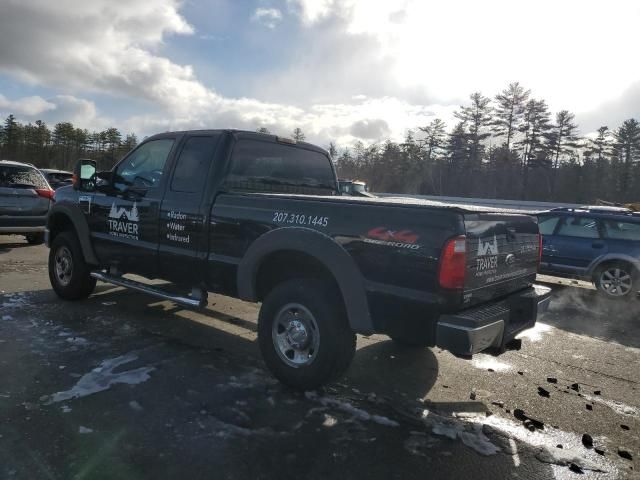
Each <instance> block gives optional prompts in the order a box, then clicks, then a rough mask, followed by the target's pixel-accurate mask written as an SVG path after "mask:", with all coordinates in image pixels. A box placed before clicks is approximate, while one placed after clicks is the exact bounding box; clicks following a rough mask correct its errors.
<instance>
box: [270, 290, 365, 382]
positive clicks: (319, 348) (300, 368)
mask: <svg viewBox="0 0 640 480" xmlns="http://www.w3.org/2000/svg"><path fill="white" fill-rule="evenodd" d="M258 343H259V345H260V350H261V352H262V356H263V358H264V361H265V363H266V365H267V367H268V368H269V370H271V372H272V373H273V375H274V376H275V377H276V378H277V379H278V380H280V381H281V382H282V383H284V384H286V385H288V386H290V387H293V388H296V389H300V390H311V389H314V388H317V387H320V386H322V385H324V384H325V383H328V382H330V381H332V380H335V379H337V378H338V377H339V376H340V375H342V374H343V373H344V371H345V370H346V369H347V368H348V367H349V365H350V363H351V360H352V359H353V355H354V354H355V349H356V336H355V334H354V333H353V332H352V331H351V329H350V328H349V324H348V322H347V317H346V313H345V311H344V305H343V304H342V299H341V298H340V296H339V294H338V293H337V292H335V291H334V289H333V288H332V286H331V284H329V283H327V282H321V281H318V280H314V279H296V280H288V281H286V282H283V283H281V284H280V285H277V286H276V287H275V288H274V289H273V290H272V291H271V292H270V293H269V294H268V295H267V297H266V298H265V299H264V302H263V303H262V308H261V309H260V316H259V319H258Z"/></svg>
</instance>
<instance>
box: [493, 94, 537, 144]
mask: <svg viewBox="0 0 640 480" xmlns="http://www.w3.org/2000/svg"><path fill="white" fill-rule="evenodd" d="M530 93H531V91H530V90H525V89H524V88H523V87H522V86H521V85H520V83H518V82H515V83H510V84H509V86H508V87H507V88H505V89H504V90H503V91H502V92H501V93H499V94H498V95H496V104H497V105H496V108H495V118H494V120H493V125H492V127H493V129H492V130H493V133H494V134H495V135H497V136H499V137H503V138H504V139H505V142H504V143H505V146H506V147H507V150H509V149H510V148H511V140H512V139H513V136H514V135H515V133H516V132H517V130H518V127H519V126H520V123H521V122H522V117H523V115H524V110H525V104H526V102H527V100H528V98H529V95H530Z"/></svg>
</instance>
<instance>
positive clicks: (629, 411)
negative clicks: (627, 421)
mask: <svg viewBox="0 0 640 480" xmlns="http://www.w3.org/2000/svg"><path fill="white" fill-rule="evenodd" d="M582 396H583V397H584V398H585V399H586V400H589V401H590V402H595V403H599V404H601V405H605V406H607V407H609V408H610V409H611V410H613V411H614V412H616V413H618V414H620V415H628V416H630V417H637V416H638V414H639V412H638V408H636V407H632V406H630V405H626V404H624V403H622V402H619V401H617V400H607V399H606V398H602V397H599V396H591V395H586V394H583V395H582Z"/></svg>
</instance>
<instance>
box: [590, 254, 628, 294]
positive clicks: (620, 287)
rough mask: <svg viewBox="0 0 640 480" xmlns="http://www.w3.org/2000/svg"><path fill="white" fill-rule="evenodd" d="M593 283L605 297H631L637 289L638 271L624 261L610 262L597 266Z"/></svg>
mask: <svg viewBox="0 0 640 480" xmlns="http://www.w3.org/2000/svg"><path fill="white" fill-rule="evenodd" d="M594 280H595V285H596V288H597V289H598V291H599V292H601V293H602V294H603V295H605V296H606V297H607V298H612V299H624V298H631V297H633V296H634V295H635V293H636V292H637V291H638V272H637V271H636V270H635V269H634V268H633V266H632V265H630V264H628V263H625V262H612V263H607V264H605V265H603V266H601V267H599V268H598V269H597V271H596V274H595V278H594Z"/></svg>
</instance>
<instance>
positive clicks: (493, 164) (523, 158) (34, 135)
mask: <svg viewBox="0 0 640 480" xmlns="http://www.w3.org/2000/svg"><path fill="white" fill-rule="evenodd" d="M454 116H455V119H456V122H455V124H454V125H453V126H452V127H451V128H447V125H446V124H445V123H444V122H443V121H442V120H441V119H439V118H435V119H433V120H432V121H431V122H430V123H429V124H427V125H424V126H419V127H417V128H415V129H412V130H408V131H407V134H406V136H405V138H404V140H403V141H402V142H394V141H391V140H386V141H381V142H377V143H373V144H370V145H365V144H363V143H362V142H356V143H355V144H354V145H352V146H349V147H347V148H339V147H338V146H337V145H336V144H335V143H333V142H332V143H330V144H329V146H328V149H329V152H330V153H331V155H332V158H333V159H334V161H335V164H336V169H337V171H338V175H339V176H340V177H341V178H350V179H359V180H364V181H366V182H367V183H368V184H369V188H370V190H371V191H375V192H393V193H408V194H422V195H452V196H469V197H486V198H504V199H523V200H540V201H558V202H571V203H592V202H594V201H595V200H596V199H602V200H608V201H615V202H627V201H636V202H637V201H640V123H638V121H637V120H636V119H633V118H631V119H628V120H625V121H624V122H623V123H622V124H621V125H619V126H616V127H615V128H613V129H611V128H609V127H608V126H602V127H600V128H599V129H598V130H597V132H595V133H594V134H591V135H589V136H580V135H579V132H578V125H577V124H576V122H575V116H574V114H573V113H571V112H569V111H568V110H561V111H559V112H557V113H556V114H555V115H554V116H553V117H552V114H551V112H550V111H549V108H548V106H547V104H546V102H545V101H544V100H542V99H536V98H534V97H533V96H532V95H531V91H530V90H527V89H525V88H524V87H523V86H522V85H520V84H519V83H518V82H515V83H512V84H510V85H509V86H508V87H507V88H505V89H504V90H503V91H501V92H500V93H498V94H497V95H495V97H493V98H489V97H486V96H484V95H482V94H481V93H479V92H475V93H473V94H471V95H470V97H469V102H468V103H467V104H465V105H462V106H460V108H459V109H458V110H457V111H456V112H455V113H454ZM258 132H262V133H269V132H268V130H267V129H266V128H259V129H258ZM291 136H292V137H293V138H294V139H296V140H299V141H302V140H304V139H305V135H304V133H303V131H302V130H301V129H300V128H296V129H295V130H294V131H293V132H292V134H291ZM137 143H138V141H137V138H136V136H135V134H128V135H126V136H124V137H123V135H122V134H121V133H120V131H119V130H118V129H117V128H108V129H106V130H103V131H100V132H89V131H88V130H87V129H82V128H77V127H74V125H73V124H72V123H70V122H60V123H57V124H55V126H54V127H53V129H52V130H51V129H49V128H48V127H47V125H46V124H45V123H44V122H43V121H41V120H38V121H36V122H34V123H28V124H26V125H24V124H21V123H19V122H18V121H16V119H15V117H14V116H13V115H9V116H8V117H7V118H6V120H5V121H4V124H3V126H2V127H1V128H0V158H3V159H9V160H17V161H24V162H29V163H33V164H34V165H36V166H38V167H49V168H60V169H67V170H68V169H71V168H72V167H73V165H74V164H75V162H76V160H77V159H78V158H92V159H95V160H97V161H98V167H99V168H100V169H109V168H110V167H111V166H112V165H113V164H114V163H115V162H116V161H117V160H119V159H120V158H121V157H122V156H123V155H124V154H125V153H126V152H128V151H129V150H131V149H132V148H133V147H135V146H136V145H137Z"/></svg>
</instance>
